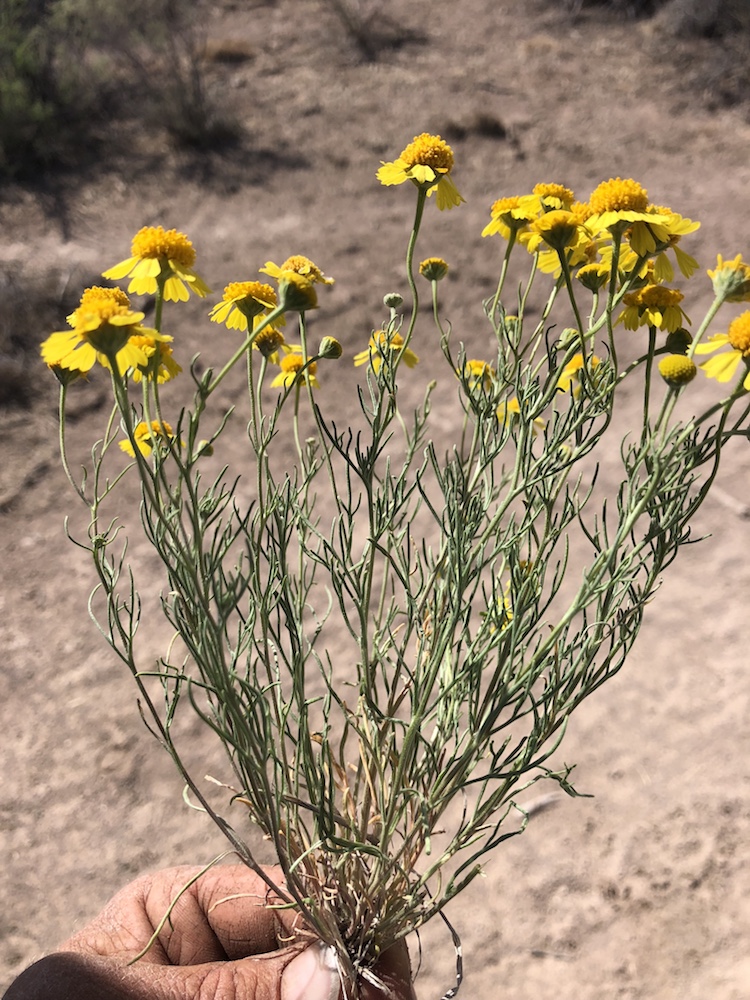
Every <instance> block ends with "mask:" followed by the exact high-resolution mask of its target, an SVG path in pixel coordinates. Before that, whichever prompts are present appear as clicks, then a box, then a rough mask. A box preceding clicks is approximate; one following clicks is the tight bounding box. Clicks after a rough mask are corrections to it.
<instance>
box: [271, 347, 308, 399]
mask: <svg viewBox="0 0 750 1000" xmlns="http://www.w3.org/2000/svg"><path fill="white" fill-rule="evenodd" d="M301 350H302V349H301V348H297V349H294V348H293V351H294V353H292V354H285V355H284V357H283V358H281V359H280V360H279V368H281V371H280V372H279V374H278V375H277V376H276V377H275V378H274V380H273V381H272V382H271V386H272V387H274V388H275V387H278V386H283V387H284V388H289V387H290V386H293V385H302V384H303V383H307V384H308V385H311V386H313V388H315V389H319V388H320V383H319V382H318V380H317V378H316V377H315V373H316V372H317V370H318V365H317V362H315V361H310V362H308V364H307V366H305V361H304V358H303V357H302V354H301V353H300V352H301Z"/></svg>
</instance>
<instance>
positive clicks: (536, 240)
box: [527, 208, 578, 253]
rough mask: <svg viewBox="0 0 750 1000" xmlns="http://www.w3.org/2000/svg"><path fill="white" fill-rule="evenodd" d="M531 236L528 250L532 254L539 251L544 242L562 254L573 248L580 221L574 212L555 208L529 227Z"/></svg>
mask: <svg viewBox="0 0 750 1000" xmlns="http://www.w3.org/2000/svg"><path fill="white" fill-rule="evenodd" d="M529 229H530V231H531V236H530V238H529V240H528V243H527V249H528V250H529V252H531V253H535V252H536V250H538V248H539V246H540V244H541V243H542V242H544V243H546V244H547V246H549V247H551V248H552V249H553V250H556V251H557V252H558V253H562V252H563V251H564V250H565V249H566V248H567V247H570V246H573V244H574V243H575V242H576V240H577V238H578V219H577V218H576V216H575V215H574V214H573V212H570V211H568V210H567V209H564V208H554V209H552V210H551V211H549V212H545V213H544V215H542V216H540V217H539V218H538V219H535V220H534V221H533V222H532V223H531V224H530V226H529Z"/></svg>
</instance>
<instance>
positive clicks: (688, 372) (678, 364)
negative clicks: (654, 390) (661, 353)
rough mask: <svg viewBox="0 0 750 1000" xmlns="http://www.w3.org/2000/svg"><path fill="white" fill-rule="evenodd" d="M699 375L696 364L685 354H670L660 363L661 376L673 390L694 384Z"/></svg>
mask: <svg viewBox="0 0 750 1000" xmlns="http://www.w3.org/2000/svg"><path fill="white" fill-rule="evenodd" d="M697 373H698V369H697V368H696V367H695V362H694V361H693V360H692V359H691V358H688V357H686V356H685V355H684V354H668V355H667V356H666V357H665V358H662V359H661V361H660V362H659V374H660V375H661V377H662V378H663V379H664V381H665V382H666V383H667V385H668V386H671V387H672V388H673V389H679V388H680V387H681V386H683V385H687V384H688V382H692V381H693V379H694V378H695V376H696V374H697Z"/></svg>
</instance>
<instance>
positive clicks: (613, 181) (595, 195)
mask: <svg viewBox="0 0 750 1000" xmlns="http://www.w3.org/2000/svg"><path fill="white" fill-rule="evenodd" d="M589 205H590V206H591V211H592V213H593V214H594V215H605V214H606V213H609V212H615V213H617V214H618V215H619V214H620V213H622V212H636V213H639V214H640V213H641V212H645V211H646V209H647V208H648V191H646V189H645V188H644V187H642V186H641V185H640V184H639V183H638V181H634V180H630V179H628V180H623V179H622V178H621V177H614V178H610V179H609V180H608V181H602V182H601V184H600V185H599V186H598V187H597V188H595V189H594V191H593V192H592V194H591V197H590V198H589Z"/></svg>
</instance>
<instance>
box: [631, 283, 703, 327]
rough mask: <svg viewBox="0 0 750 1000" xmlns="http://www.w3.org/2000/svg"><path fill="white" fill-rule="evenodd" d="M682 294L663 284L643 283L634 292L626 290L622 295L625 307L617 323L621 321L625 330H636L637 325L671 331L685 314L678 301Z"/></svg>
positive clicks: (679, 325) (679, 323) (677, 325)
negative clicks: (642, 285) (643, 284)
mask: <svg viewBox="0 0 750 1000" xmlns="http://www.w3.org/2000/svg"><path fill="white" fill-rule="evenodd" d="M683 298H684V295H683V294H682V292H680V291H678V290H677V289H676V288H667V287H666V286H665V285H645V286H644V287H643V288H639V289H638V291H636V292H628V293H627V294H626V295H624V296H623V299H622V301H623V302H624V303H625V309H624V310H623V311H622V313H621V314H620V317H619V319H618V320H617V322H618V323H620V322H621V323H623V325H624V326H625V328H626V329H627V330H637V329H638V327H639V326H655V327H657V328H658V329H659V330H668V331H669V332H670V333H672V332H673V331H674V330H678V329H679V328H680V327H681V326H682V321H683V319H685V320H687V322H688V323H689V322H690V320H689V318H688V317H687V316H686V314H685V312H684V311H683V309H682V307H681V306H680V302H682V300H683Z"/></svg>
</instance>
